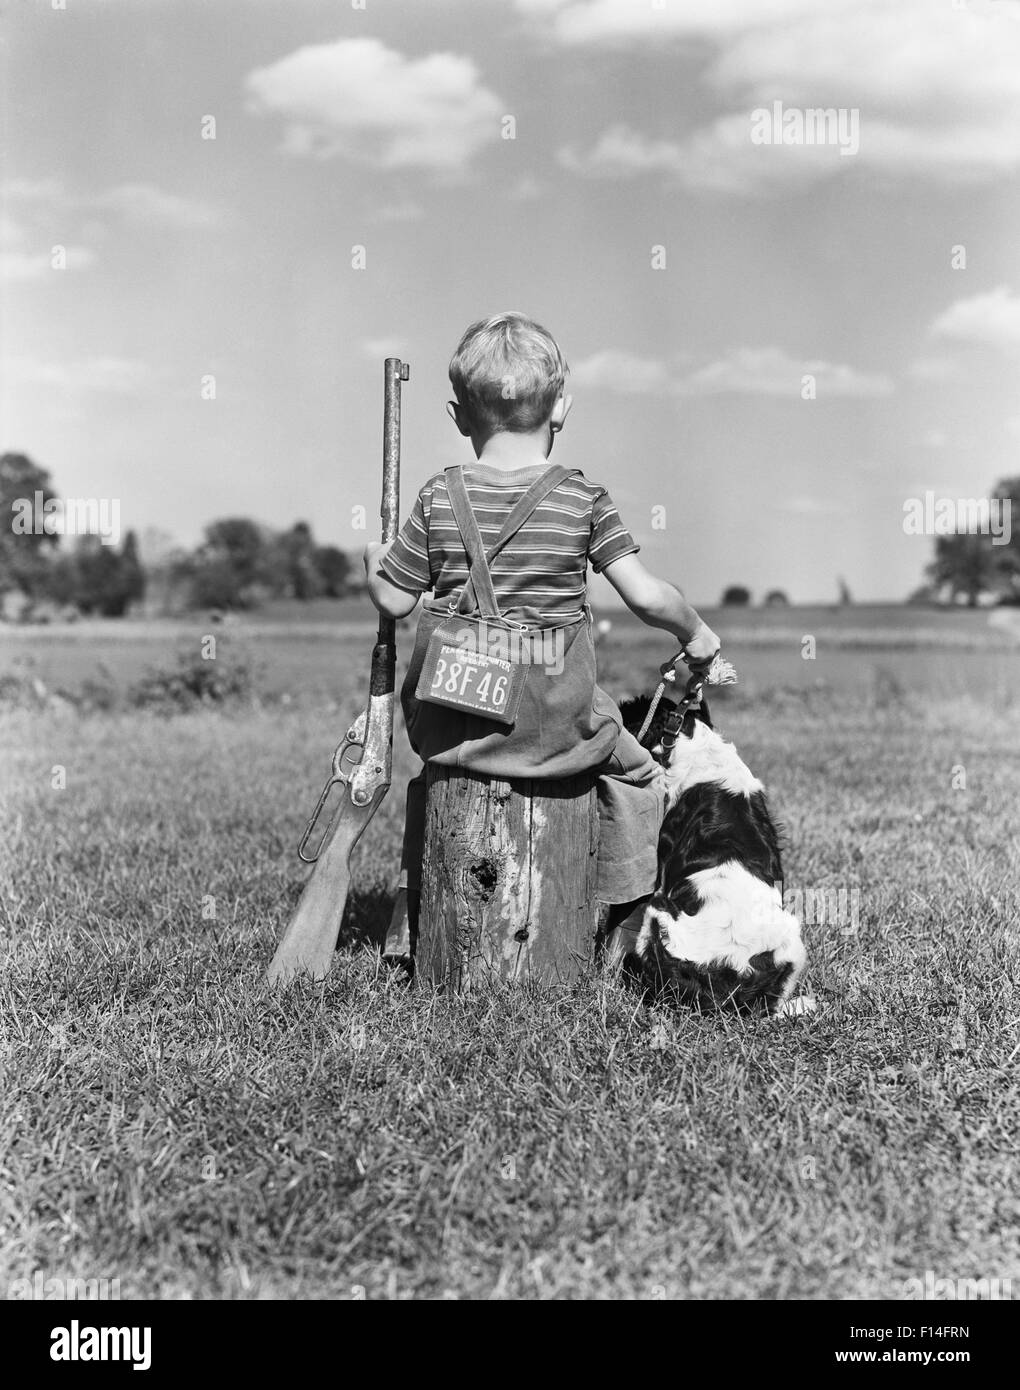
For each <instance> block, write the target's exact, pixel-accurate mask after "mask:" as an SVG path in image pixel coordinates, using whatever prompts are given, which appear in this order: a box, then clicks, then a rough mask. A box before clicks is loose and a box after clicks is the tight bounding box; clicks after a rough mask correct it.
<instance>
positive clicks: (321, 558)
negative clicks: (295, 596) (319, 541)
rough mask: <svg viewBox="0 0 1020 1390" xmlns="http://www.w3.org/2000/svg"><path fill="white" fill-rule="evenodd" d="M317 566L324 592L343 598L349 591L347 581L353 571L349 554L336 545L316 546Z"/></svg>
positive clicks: (332, 596) (331, 596)
mask: <svg viewBox="0 0 1020 1390" xmlns="http://www.w3.org/2000/svg"><path fill="white" fill-rule="evenodd" d="M315 568H316V570H317V571H318V574H319V579H320V581H321V583H322V591H323V593H324V594H326V595H327V596H328V597H329V598H343V596H344V594H345V593H346V592H347V581H348V577H349V575H350V572H351V562H350V560H349V559H348V557H347V555H346V554H345V553H344V552H343V551H342V550H338V549H337V547H336V546H335V545H320V546H316V549H315Z"/></svg>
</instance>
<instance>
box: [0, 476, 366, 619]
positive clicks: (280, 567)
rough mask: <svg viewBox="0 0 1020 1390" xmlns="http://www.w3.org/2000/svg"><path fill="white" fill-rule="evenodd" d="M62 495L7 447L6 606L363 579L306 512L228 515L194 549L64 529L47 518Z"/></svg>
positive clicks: (249, 598)
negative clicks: (282, 526) (287, 522)
mask: <svg viewBox="0 0 1020 1390" xmlns="http://www.w3.org/2000/svg"><path fill="white" fill-rule="evenodd" d="M60 503H61V499H60V498H59V496H58V494H57V493H56V492H55V490H54V488H53V484H52V480H51V478H50V476H49V474H48V473H47V471H46V470H45V469H44V468H41V467H39V465H38V464H36V463H34V462H33V461H32V460H31V459H30V458H29V457H28V456H27V455H25V454H15V453H7V454H3V455H0V508H2V517H3V520H2V524H0V596H3V598H4V604H5V609H8V608H9V609H11V610H12V611H11V612H10V613H9V616H21V615H23V614H25V613H26V612H27V613H28V614H31V613H33V612H36V611H38V612H40V613H45V612H47V611H49V610H50V609H53V608H56V609H59V610H64V611H65V612H67V611H69V610H70V611H73V612H77V613H83V614H94V615H98V616H102V617H108V618H118V617H122V616H123V615H124V614H125V613H126V612H127V611H128V610H129V608H131V606H132V605H135V604H138V603H141V602H142V601H143V600H147V606H148V607H150V608H152V609H154V610H156V611H163V612H175V611H176V612H180V611H185V610H187V609H192V608H202V609H208V608H223V609H243V608H255V607H258V605H259V604H260V603H263V602H265V601H267V600H269V599H273V598H296V599H302V600H304V599H312V598H319V597H326V598H343V597H346V596H347V595H348V594H349V593H352V592H357V591H358V589H359V588H360V587H361V586H360V585H358V584H355V583H354V582H353V575H352V571H351V563H350V560H349V559H348V556H347V555H346V553H345V552H344V551H342V550H340V549H338V547H336V546H334V545H317V544H316V542H315V538H314V536H313V535H312V530H311V527H310V526H309V525H308V524H307V522H303V521H298V522H295V523H294V525H293V526H291V527H290V528H289V529H287V530H283V531H275V530H273V529H272V528H271V527H268V526H265V525H262V524H261V523H259V522H256V521H252V520H251V519H250V518H248V517H224V518H222V519H220V520H217V521H212V522H210V523H209V524H208V525H207V526H206V527H205V530H204V532H203V535H202V540H201V542H200V543H199V544H198V545H197V546H196V547H195V548H194V549H192V550H187V549H184V548H182V547H179V546H175V545H174V544H173V542H172V541H171V539H170V538H169V537H167V536H165V535H163V534H162V533H158V532H156V533H154V532H146V533H145V535H144V536H143V537H142V540H141V543H140V542H139V538H138V536H137V535H136V534H135V532H134V531H130V530H129V531H128V532H127V533H126V534H125V535H124V537H123V540H121V539H120V538H119V537H117V538H116V539H115V540H114V538H113V537H105V538H104V537H103V536H100V535H97V534H94V533H89V534H84V535H77V536H75V537H73V538H72V537H70V536H67V537H62V535H61V533H60V531H59V529H58V528H57V526H56V525H55V524H53V523H50V522H49V521H48V520H47V518H48V517H49V516H53V515H56V514H58V513H59V510H60ZM26 516H27V517H29V518H30V520H29V521H28V522H27V523H26ZM108 541H113V543H107V542H108Z"/></svg>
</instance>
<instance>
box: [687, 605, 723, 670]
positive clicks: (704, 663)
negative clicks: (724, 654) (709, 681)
mask: <svg viewBox="0 0 1020 1390" xmlns="http://www.w3.org/2000/svg"><path fill="white" fill-rule="evenodd" d="M720 646H721V643H720V641H719V638H718V637H717V636H716V635H715V633H714V632H713V631H712V629H711V628H710V627H709V625H708V624H707V623H706V622H705V621H704V619H700V620H699V622H698V626H697V627H696V628H695V629H694V632H693V633H692V634H691V636H690V637H689V638H688V639H687V641H686V642H685V643H684V646H683V659H684V661H685V662H686V663H687V665H688V666H689V667H690V669H691V670H692V671H693V672H694V673H695V674H696V675H699V676H703V675H707V673H708V670H709V667H710V666H711V665H712V662H713V661H714V660H715V659H716V657H717V656H718V655H719V648H720Z"/></svg>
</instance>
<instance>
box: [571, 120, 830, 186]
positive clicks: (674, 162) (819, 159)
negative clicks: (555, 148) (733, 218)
mask: <svg viewBox="0 0 1020 1390" xmlns="http://www.w3.org/2000/svg"><path fill="white" fill-rule="evenodd" d="M754 124H755V121H754V115H753V112H752V111H751V110H747V111H744V112H740V113H738V114H734V115H729V116H720V117H719V119H718V120H716V121H713V122H712V124H711V125H708V126H705V127H703V128H702V129H700V130H697V131H695V132H694V133H693V134H692V135H691V136H689V137H688V138H687V139H685V140H682V141H678V140H654V139H650V138H648V137H647V136H645V135H642V134H641V133H640V132H639V131H635V130H632V129H630V128H629V127H628V126H625V125H616V126H612V127H611V128H610V129H609V130H607V131H605V132H604V133H603V134H602V136H601V137H600V138H599V139H598V141H597V142H596V143H595V145H594V146H593V147H592V148H591V150H589V151H588V152H587V153H585V154H582V153H578V151H577V150H576V149H575V148H574V147H573V146H569V145H568V146H564V147H563V148H562V149H561V150H560V151H559V152H558V158H559V161H560V163H561V164H562V165H563V166H564V168H566V169H569V170H570V171H571V172H573V173H576V174H581V175H583V176H584V177H586V178H603V179H605V178H634V177H638V176H640V175H642V174H651V173H662V174H666V175H669V176H670V177H672V178H675V179H676V180H677V181H678V182H679V183H681V184H682V185H683V186H684V187H686V188H691V189H707V190H714V191H715V192H719V193H742V194H751V193H760V192H767V191H769V190H770V189H772V188H774V187H776V186H780V187H782V188H789V187H791V186H796V185H802V184H807V183H809V182H811V181H813V180H814V179H816V178H818V177H819V176H820V175H825V174H835V173H836V172H838V170H839V166H840V164H841V163H846V162H847V160H846V159H845V158H844V157H843V156H842V155H841V153H840V148H839V146H838V145H835V144H831V145H825V144H819V145H807V144H805V145H796V146H795V145H780V144H753V143H752V141H751V132H752V128H753V126H754Z"/></svg>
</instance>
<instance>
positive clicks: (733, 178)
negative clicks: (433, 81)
mask: <svg viewBox="0 0 1020 1390" xmlns="http://www.w3.org/2000/svg"><path fill="white" fill-rule="evenodd" d="M519 5H520V0H519ZM522 8H524V9H525V10H526V12H529V13H530V14H531V17H532V21H531V22H533V23H536V24H538V25H539V26H540V27H541V28H542V29H543V31H544V32H546V33H547V34H550V35H551V36H552V37H553V38H554V39H555V40H558V41H559V42H560V43H561V44H565V45H572V46H578V45H595V44H598V45H602V46H604V47H605V46H609V47H620V46H624V45H629V46H641V45H643V46H646V47H649V48H654V49H656V50H662V51H664V52H666V53H670V52H672V51H673V50H674V49H675V47H676V46H677V45H679V46H682V47H683V48H684V50H685V52H686V54H687V56H688V57H690V58H691V60H692V61H693V62H694V63H695V64H697V63H698V62H700V64H701V67H700V72H699V74H698V77H697V78H696V81H697V83H698V85H699V86H700V88H701V89H702V91H703V95H704V100H703V101H702V103H701V105H702V107H704V106H706V105H709V106H710V107H711V106H715V107H717V108H718V106H719V105H720V104H721V105H722V106H723V107H724V110H723V111H722V112H721V114H719V115H717V116H714V117H712V118H711V119H710V120H707V121H704V122H703V123H702V124H701V125H699V126H697V127H696V128H694V129H688V130H681V131H676V130H661V129H660V130H658V131H655V132H648V133H639V132H634V131H629V130H626V129H625V128H622V127H612V128H611V129H609V130H607V131H606V132H604V133H603V134H602V135H600V136H598V137H597V138H596V139H595V140H594V143H593V146H592V147H591V149H590V150H589V152H588V153H587V154H579V153H578V152H577V151H576V150H574V149H572V148H568V149H566V150H564V151H561V162H562V163H564V165H565V166H566V167H568V168H572V169H574V170H575V172H578V173H584V174H588V175H590V176H602V177H610V176H612V177H619V176H630V177H633V176H637V175H640V174H644V175H655V174H665V175H667V176H668V177H672V178H676V179H677V180H678V181H679V182H680V183H682V184H683V185H685V186H687V187H692V188H705V189H710V188H714V189H716V190H718V191H721V192H731V193H732V192H736V193H744V194H750V195H754V194H766V193H769V192H771V191H781V190H783V189H785V188H787V187H788V186H792V187H794V188H796V187H798V186H799V185H802V184H804V183H806V182H809V181H811V180H814V179H817V178H823V177H830V176H832V175H835V174H840V175H844V176H845V175H847V174H849V173H851V172H853V171H855V170H867V171H870V172H873V173H878V174H881V175H884V176H888V177H890V178H915V179H926V180H929V181H933V182H937V183H943V184H958V183H966V182H990V181H992V180H994V179H996V178H999V177H1003V176H1006V175H1008V174H1010V173H1012V172H1014V171H1016V170H1017V169H1020V4H1016V3H1015V2H1014V3H1005V2H1004V0H1003V2H1001V3H997V4H985V5H981V3H980V0H972V3H971V5H970V6H969V7H967V8H961V9H957V8H955V7H954V6H952V5H950V4H949V3H948V0H947V3H945V4H939V5H933V4H932V3H931V2H930V0H898V3H896V4H890V3H888V0H826V3H825V4H824V5H819V4H818V3H817V0H713V3H712V4H705V3H704V2H703V0H669V3H667V4H665V5H663V6H662V7H661V8H659V7H656V6H653V5H651V4H650V3H644V0H639V3H633V2H632V0H570V2H568V3H562V4H559V5H553V6H539V7H535V6H522ZM776 101H781V102H782V103H783V104H784V107H785V108H786V109H787V110H789V109H791V108H795V109H800V110H806V109H816V108H824V109H840V108H843V109H845V110H847V111H853V110H856V111H857V112H858V113H859V120H860V148H859V150H858V151H857V152H856V154H855V155H854V156H853V157H852V158H850V157H845V158H841V157H840V156H839V149H838V147H837V146H835V145H820V146H808V145H759V146H755V145H752V144H751V140H750V129H751V113H752V112H753V111H754V110H755V109H757V108H761V107H764V108H766V109H770V108H771V107H772V104H773V103H774V102H776Z"/></svg>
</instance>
